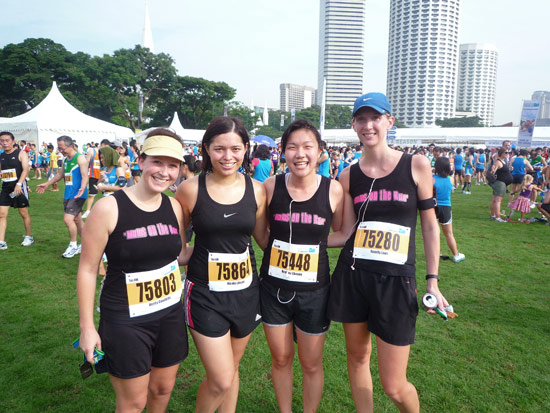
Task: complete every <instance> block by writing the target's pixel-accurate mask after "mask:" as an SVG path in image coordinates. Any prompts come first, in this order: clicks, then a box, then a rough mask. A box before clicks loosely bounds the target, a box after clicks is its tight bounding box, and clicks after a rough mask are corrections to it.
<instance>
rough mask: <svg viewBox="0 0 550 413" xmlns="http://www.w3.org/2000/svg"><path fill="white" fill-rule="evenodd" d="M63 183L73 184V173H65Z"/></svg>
mask: <svg viewBox="0 0 550 413" xmlns="http://www.w3.org/2000/svg"><path fill="white" fill-rule="evenodd" d="M65 185H68V186H73V174H72V172H69V173H65Z"/></svg>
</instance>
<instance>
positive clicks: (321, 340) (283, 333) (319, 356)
mask: <svg viewBox="0 0 550 413" xmlns="http://www.w3.org/2000/svg"><path fill="white" fill-rule="evenodd" d="M292 330H293V324H292V323H290V324H287V325H285V326H277V327H270V326H267V325H265V324H264V331H265V335H266V338H267V343H268V345H269V350H270V351H271V359H272V364H271V375H272V378H273V388H274V389H275V397H276V398H277V404H278V405H279V410H280V412H281V413H288V412H291V411H292V383H293V370H292V361H293V360H294V353H295V351H294V341H293V337H292ZM296 336H297V339H298V358H299V360H300V365H301V366H302V373H303V377H304V382H303V390H302V398H303V406H304V408H303V409H304V412H315V411H317V408H318V407H319V403H320V402H321V396H322V394H323V385H324V372H323V347H324V344H325V334H321V335H310V334H306V333H304V332H302V331H300V330H299V329H296Z"/></svg>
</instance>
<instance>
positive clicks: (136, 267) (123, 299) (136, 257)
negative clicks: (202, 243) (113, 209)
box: [100, 191, 182, 323]
mask: <svg viewBox="0 0 550 413" xmlns="http://www.w3.org/2000/svg"><path fill="white" fill-rule="evenodd" d="M111 196H112V197H114V198H115V199H116V202H117V206H118V221H117V224H116V227H115V229H114V231H113V232H112V234H111V235H110V236H109V240H108V241H107V245H106V247H105V254H106V255H107V259H108V261H109V265H108V266H107V275H106V276H105V280H104V283H103V289H102V291H101V299H100V309H101V317H102V318H105V319H107V320H110V321H116V322H122V323H128V322H144V321H150V320H157V319H159V318H161V317H162V316H163V315H164V314H166V313H167V312H168V311H170V309H171V308H172V307H173V306H172V307H169V308H166V309H164V310H160V311H157V312H154V313H152V314H147V315H142V316H138V317H133V318H131V317H130V315H129V309H128V306H129V303H128V293H127V287H126V274H125V273H137V272H142V271H151V270H156V269H159V268H162V267H163V266H166V265H168V264H170V263H171V262H173V261H174V260H176V259H177V257H178V255H179V253H180V251H181V247H182V243H181V237H180V235H179V225H178V220H177V218H176V215H175V214H174V209H173V207H172V203H171V202H170V199H169V197H168V196H166V195H164V194H162V202H161V204H160V207H159V208H158V209H157V210H156V211H152V212H147V211H143V210H142V209H140V208H138V207H137V206H136V205H135V204H134V203H133V202H132V201H131V200H130V198H128V195H126V193H125V192H124V191H116V192H115V193H114V194H113V195H111ZM178 303H181V301H179V302H178Z"/></svg>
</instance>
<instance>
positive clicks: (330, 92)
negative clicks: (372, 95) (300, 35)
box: [317, 0, 365, 106]
mask: <svg viewBox="0 0 550 413" xmlns="http://www.w3.org/2000/svg"><path fill="white" fill-rule="evenodd" d="M364 58H365V0H321V8H320V19H319V63H318V79H317V82H318V87H317V104H318V105H320V104H321V99H322V96H323V80H324V78H326V80H327V83H326V85H327V90H326V104H327V105H348V106H353V103H354V101H355V99H356V98H357V96H360V95H361V94H362V93H363V68H364Z"/></svg>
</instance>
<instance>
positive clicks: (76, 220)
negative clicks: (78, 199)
mask: <svg viewBox="0 0 550 413" xmlns="http://www.w3.org/2000/svg"><path fill="white" fill-rule="evenodd" d="M63 221H65V225H67V229H68V230H69V238H70V240H71V242H76V236H77V235H80V233H81V232H82V215H81V214H80V213H79V214H78V215H77V216H75V215H71V214H65V215H64V216H63Z"/></svg>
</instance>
